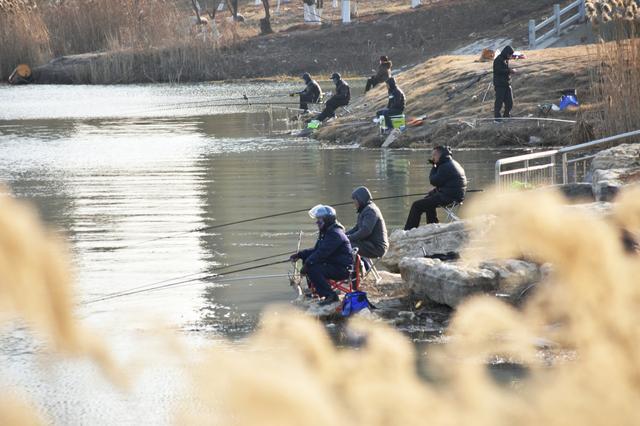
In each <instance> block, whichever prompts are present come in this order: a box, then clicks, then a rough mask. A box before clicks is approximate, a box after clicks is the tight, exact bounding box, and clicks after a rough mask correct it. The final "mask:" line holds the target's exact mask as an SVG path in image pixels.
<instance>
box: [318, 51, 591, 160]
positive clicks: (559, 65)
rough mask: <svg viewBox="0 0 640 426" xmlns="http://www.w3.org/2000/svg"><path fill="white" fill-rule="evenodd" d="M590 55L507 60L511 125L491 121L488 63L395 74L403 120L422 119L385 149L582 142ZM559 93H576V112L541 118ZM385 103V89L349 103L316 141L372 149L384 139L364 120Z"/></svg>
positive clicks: (455, 59) (450, 59) (438, 62)
mask: <svg viewBox="0 0 640 426" xmlns="http://www.w3.org/2000/svg"><path fill="white" fill-rule="evenodd" d="M592 50H593V47H592V46H577V47H567V48H558V49H545V50H542V51H532V52H525V54H526V56H527V58H526V59H524V60H518V61H511V66H512V67H513V68H516V69H517V70H518V71H519V72H518V74H516V75H514V76H513V83H512V85H513V90H514V97H515V104H514V109H513V111H512V115H513V116H514V117H515V118H516V120H513V121H510V122H503V123H500V124H495V123H494V122H493V119H492V117H493V104H494V99H495V98H494V90H493V87H492V85H491V82H492V63H491V62H490V61H489V62H479V61H478V59H479V56H478V55H467V56H441V57H436V58H433V59H430V60H428V61H426V62H424V63H422V64H420V65H418V66H416V67H414V68H412V69H410V70H407V71H404V72H399V73H395V77H396V80H397V82H398V84H399V86H400V87H401V88H402V90H403V91H404V92H405V94H406V97H407V107H406V110H405V115H406V116H407V117H408V120H411V119H412V118H421V119H422V120H421V121H420V122H419V123H417V124H419V125H417V126H415V127H414V126H412V125H411V123H409V126H408V127H407V129H406V130H405V131H404V132H403V133H402V134H401V135H400V136H399V138H398V139H397V140H396V141H395V142H394V143H393V144H392V145H391V147H420V146H424V145H436V144H448V145H452V146H454V147H464V148H476V147H501V146H521V147H534V148H535V147H540V146H559V145H570V144H575V143H581V142H585V141H586V140H588V138H590V137H593V128H592V127H593V125H592V124H591V123H590V122H589V120H590V118H589V116H588V114H587V113H588V112H589V111H591V110H592V109H593V108H594V106H595V104H596V103H595V101H594V99H593V96H592V93H591V88H590V85H591V77H590V72H591V71H592V64H593V60H594V58H593V57H592V56H590V55H589V53H590V51H592ZM568 64H570V66H568ZM566 88H574V89H576V90H577V92H578V100H579V101H580V104H581V107H580V109H579V110H573V111H568V110H565V111H559V112H553V111H552V112H550V113H544V112H543V111H542V110H541V106H542V105H544V104H552V103H555V104H558V103H559V98H560V91H561V90H563V89H566ZM386 100H387V93H386V87H384V86H383V87H376V88H375V89H374V90H372V91H370V92H369V93H367V94H366V96H364V97H363V98H362V99H358V100H356V101H354V102H353V105H352V106H351V112H352V113H350V114H345V115H343V116H342V117H340V118H338V119H336V120H334V121H333V122H330V123H329V124H327V125H326V126H325V127H323V128H321V129H320V130H319V131H318V132H317V134H316V137H317V138H318V139H319V140H321V141H324V142H327V143H333V144H340V143H349V144H353V143H358V144H360V145H362V146H370V147H377V146H380V145H381V144H382V143H383V142H384V138H385V137H386V136H381V135H379V129H378V127H377V125H376V124H374V123H373V122H372V119H373V118H374V117H375V115H376V111H377V110H379V109H381V108H383V107H385V106H386ZM547 119H551V121H549V120H547ZM553 120H558V121H553ZM573 122H577V124H574V123H573Z"/></svg>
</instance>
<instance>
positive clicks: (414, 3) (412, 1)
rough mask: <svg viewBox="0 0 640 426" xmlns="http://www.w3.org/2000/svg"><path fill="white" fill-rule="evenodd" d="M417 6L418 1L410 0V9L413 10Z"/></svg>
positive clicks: (418, 4)
mask: <svg viewBox="0 0 640 426" xmlns="http://www.w3.org/2000/svg"><path fill="white" fill-rule="evenodd" d="M418 6H420V0H411V8H412V9H415V8H416V7H418Z"/></svg>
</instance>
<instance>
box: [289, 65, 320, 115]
mask: <svg viewBox="0 0 640 426" xmlns="http://www.w3.org/2000/svg"><path fill="white" fill-rule="evenodd" d="M302 80H304V82H305V84H306V87H305V88H304V90H301V91H300V92H296V93H291V96H295V95H300V109H301V110H304V111H305V112H308V111H309V103H312V104H315V103H317V102H320V99H321V98H322V89H321V88H320V85H319V84H318V82H317V81H315V80H314V79H312V78H311V75H310V74H309V73H308V72H305V73H304V74H302Z"/></svg>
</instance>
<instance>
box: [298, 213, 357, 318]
mask: <svg viewBox="0 0 640 426" xmlns="http://www.w3.org/2000/svg"><path fill="white" fill-rule="evenodd" d="M309 216H311V217H312V218H314V219H315V220H316V225H317V226H318V231H319V234H318V241H316V245H315V247H313V248H312V249H307V250H302V251H300V252H298V253H296V254H294V255H292V256H291V260H297V259H302V261H303V262H304V265H303V267H302V270H301V272H302V273H303V274H306V275H307V276H308V277H309V279H310V280H311V283H312V284H313V286H314V287H315V289H316V291H317V292H318V295H319V296H320V297H323V298H324V300H323V301H321V302H320V304H321V305H323V306H324V305H329V304H331V303H334V302H337V301H338V300H339V299H338V295H337V294H336V292H335V291H333V290H332V289H331V286H330V285H329V283H328V282H327V279H333V280H343V279H346V278H348V277H349V271H350V270H351V269H352V267H353V256H352V254H351V244H350V243H349V239H348V238H347V236H346V234H345V233H344V227H343V226H342V225H341V224H340V223H339V222H338V221H337V220H336V211H335V210H334V209H333V207H331V206H325V205H322V204H319V205H317V206H315V207H314V208H312V209H311V210H309Z"/></svg>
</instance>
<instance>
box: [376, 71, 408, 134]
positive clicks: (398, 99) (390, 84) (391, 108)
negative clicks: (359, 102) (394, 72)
mask: <svg viewBox="0 0 640 426" xmlns="http://www.w3.org/2000/svg"><path fill="white" fill-rule="evenodd" d="M387 92H388V94H389V102H387V107H386V108H383V109H381V110H380V111H378V112H376V117H380V116H384V121H385V124H386V127H387V131H391V130H392V129H393V123H392V122H391V117H393V116H394V115H400V114H402V113H403V112H404V106H405V96H404V92H403V91H402V90H400V88H399V87H398V85H397V84H396V79H395V78H393V77H391V78H390V79H388V80H387Z"/></svg>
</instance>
